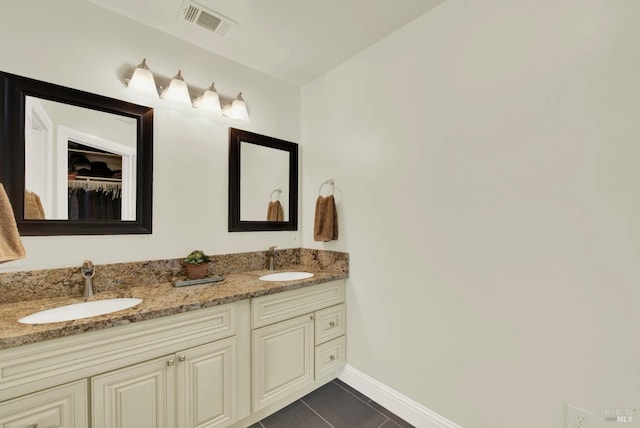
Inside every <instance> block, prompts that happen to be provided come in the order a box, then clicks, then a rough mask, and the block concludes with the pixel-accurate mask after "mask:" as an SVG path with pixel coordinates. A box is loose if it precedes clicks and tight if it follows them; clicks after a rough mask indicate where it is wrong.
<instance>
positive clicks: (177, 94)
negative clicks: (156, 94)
mask: <svg viewBox="0 0 640 428" xmlns="http://www.w3.org/2000/svg"><path fill="white" fill-rule="evenodd" d="M162 98H163V99H165V100H167V101H171V102H173V103H176V104H180V105H183V106H187V107H191V97H190V96H189V88H188V87H187V82H185V81H184V79H183V78H182V74H181V72H180V70H178V74H176V75H175V76H174V77H173V79H171V83H169V87H168V88H167V89H166V90H165V91H164V94H163V95H162Z"/></svg>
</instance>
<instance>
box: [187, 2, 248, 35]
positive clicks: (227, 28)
mask: <svg viewBox="0 0 640 428" xmlns="http://www.w3.org/2000/svg"><path fill="white" fill-rule="evenodd" d="M180 18H181V19H183V20H184V21H186V22H188V23H190V24H195V25H199V26H200V27H202V28H205V29H207V30H209V31H212V32H214V33H216V34H217V35H219V36H222V37H226V36H228V35H229V34H230V33H231V31H232V30H233V29H234V28H235V27H236V26H237V25H238V23H237V22H235V21H233V20H231V19H229V18H227V17H226V16H224V15H221V14H219V13H217V12H214V11H213V10H211V9H207V8H205V7H204V6H202V5H201V4H198V3H196V2H194V1H191V0H186V1H185V2H184V3H183V4H182V8H181V9H180Z"/></svg>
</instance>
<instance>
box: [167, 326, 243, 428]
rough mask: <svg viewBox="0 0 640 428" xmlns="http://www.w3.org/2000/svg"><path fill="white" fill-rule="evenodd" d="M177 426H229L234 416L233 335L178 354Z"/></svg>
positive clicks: (234, 343) (234, 356)
mask: <svg viewBox="0 0 640 428" xmlns="http://www.w3.org/2000/svg"><path fill="white" fill-rule="evenodd" d="M177 358H178V363H177V364H178V420H179V421H180V423H179V425H178V426H179V427H180V428H196V427H198V428H210V427H222V426H227V425H230V424H231V423H232V422H234V420H235V415H236V366H235V364H236V338H235V337H231V338H229V339H225V340H220V341H217V342H214V343H209V344H206V345H203V346H198V347H196V348H191V349H189V350H187V351H184V352H179V353H178V354H177Z"/></svg>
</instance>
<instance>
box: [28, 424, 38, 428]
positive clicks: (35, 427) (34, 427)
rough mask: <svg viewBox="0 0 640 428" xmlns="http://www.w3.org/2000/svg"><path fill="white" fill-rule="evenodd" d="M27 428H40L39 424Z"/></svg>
mask: <svg viewBox="0 0 640 428" xmlns="http://www.w3.org/2000/svg"><path fill="white" fill-rule="evenodd" d="M27 428H38V424H31V425H29V426H27Z"/></svg>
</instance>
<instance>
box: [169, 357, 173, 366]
mask: <svg viewBox="0 0 640 428" xmlns="http://www.w3.org/2000/svg"><path fill="white" fill-rule="evenodd" d="M173 363H174V361H173V358H171V359H169V360H167V365H168V366H172V365H173Z"/></svg>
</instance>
